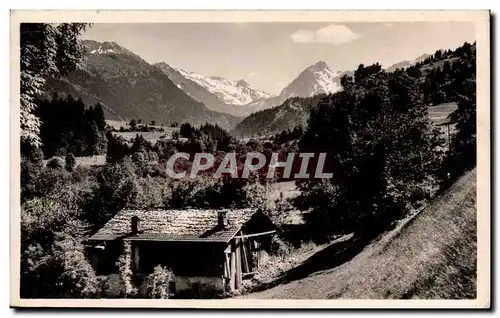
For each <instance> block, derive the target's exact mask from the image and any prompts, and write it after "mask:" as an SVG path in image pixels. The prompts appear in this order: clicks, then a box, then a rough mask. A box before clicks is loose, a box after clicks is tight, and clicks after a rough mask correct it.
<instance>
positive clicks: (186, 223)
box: [90, 209, 257, 242]
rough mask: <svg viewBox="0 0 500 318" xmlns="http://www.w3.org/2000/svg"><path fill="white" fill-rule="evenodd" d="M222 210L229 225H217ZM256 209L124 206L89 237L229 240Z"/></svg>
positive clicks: (148, 239)
mask: <svg viewBox="0 0 500 318" xmlns="http://www.w3.org/2000/svg"><path fill="white" fill-rule="evenodd" d="M222 211H224V212H226V213H227V219H228V224H229V225H228V226H227V227H226V228H220V227H219V226H218V212H222ZM256 212H257V211H256V210H255V209H238V210H234V209H219V210H197V209H186V210H148V211H144V210H122V211H120V212H118V213H117V214H116V215H115V216H114V217H113V218H112V219H111V220H109V221H108V223H106V224H105V225H104V226H103V227H102V228H101V229H100V230H99V231H97V233H95V234H94V235H93V236H92V237H91V238H90V240H99V241H109V240H115V239H120V238H121V239H124V240H144V241H205V242H229V241H230V240H231V238H232V237H233V236H234V235H236V233H237V232H238V231H239V230H240V228H241V227H242V226H243V224H244V223H246V222H248V220H250V218H251V217H252V216H253V215H254V214H255V213H256ZM133 216H137V217H139V219H140V225H139V233H138V234H135V235H132V233H131V219H132V217H133Z"/></svg>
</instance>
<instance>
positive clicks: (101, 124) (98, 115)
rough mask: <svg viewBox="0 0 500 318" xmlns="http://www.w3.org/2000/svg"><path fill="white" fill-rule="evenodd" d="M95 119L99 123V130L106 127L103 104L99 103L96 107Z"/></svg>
mask: <svg viewBox="0 0 500 318" xmlns="http://www.w3.org/2000/svg"><path fill="white" fill-rule="evenodd" d="M93 115H94V121H95V122H96V124H97V128H98V129H99V130H101V131H102V130H105V129H106V120H105V119H104V110H103V109H102V105H101V104H100V103H97V104H96V105H95V107H94V114H93Z"/></svg>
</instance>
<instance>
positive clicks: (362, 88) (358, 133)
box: [297, 65, 441, 237]
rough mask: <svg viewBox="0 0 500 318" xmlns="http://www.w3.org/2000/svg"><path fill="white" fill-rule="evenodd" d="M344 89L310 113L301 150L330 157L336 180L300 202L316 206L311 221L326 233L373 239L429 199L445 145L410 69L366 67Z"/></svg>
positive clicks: (310, 186)
mask: <svg viewBox="0 0 500 318" xmlns="http://www.w3.org/2000/svg"><path fill="white" fill-rule="evenodd" d="M342 85H343V89H344V90H343V91H341V92H339V93H336V94H334V95H331V96H329V97H325V98H323V100H322V101H321V102H320V104H319V105H318V106H317V107H316V108H313V109H312V110H311V114H310V120H309V124H308V127H307V130H306V132H305V133H304V136H303V137H302V139H301V140H300V142H299V149H300V151H301V152H314V153H318V152H326V153H327V159H326V161H325V169H326V171H328V172H331V173H333V176H332V178H330V179H326V180H322V181H316V180H311V181H308V182H304V183H302V184H300V188H301V189H302V190H303V192H302V193H303V195H301V196H300V197H299V199H298V200H297V204H298V205H299V207H304V208H305V207H307V208H312V210H313V211H312V212H311V213H310V214H309V216H308V220H307V221H308V223H310V224H311V222H312V223H314V224H315V225H316V226H318V227H320V228H321V227H322V228H323V230H324V233H332V232H334V233H335V232H336V233H339V232H340V233H342V232H345V231H355V232H356V233H357V234H358V235H362V236H367V237H371V236H372V235H374V234H376V233H379V231H381V230H384V229H385V228H387V226H389V225H390V224H392V222H393V221H395V220H397V219H398V218H400V217H402V216H403V215H404V214H405V213H406V212H407V211H408V210H409V208H410V207H416V206H418V204H420V202H421V200H423V199H425V198H426V196H427V195H429V194H428V192H426V191H427V190H426V189H427V188H428V187H429V176H432V175H434V174H435V172H436V171H437V168H438V166H439V164H440V160H441V155H440V151H439V147H438V146H440V145H441V140H440V138H439V137H438V132H437V130H436V129H434V128H433V126H432V124H431V122H430V119H429V118H428V117H427V107H426V105H425V103H423V101H422V95H421V93H420V92H419V90H418V88H419V82H418V79H416V78H414V77H411V76H409V75H408V74H407V73H406V72H405V71H402V70H398V71H395V72H393V73H386V72H385V71H383V70H382V69H381V67H380V66H379V65H373V66H369V67H363V66H360V67H359V68H358V70H356V72H355V73H354V78H351V77H345V78H343V79H342ZM368 180H369V182H367V181H368ZM318 232H320V231H318Z"/></svg>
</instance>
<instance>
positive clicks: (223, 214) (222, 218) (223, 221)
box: [217, 211, 229, 229]
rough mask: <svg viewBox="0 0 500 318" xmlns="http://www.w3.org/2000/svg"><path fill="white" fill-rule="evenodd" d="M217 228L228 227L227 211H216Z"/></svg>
mask: <svg viewBox="0 0 500 318" xmlns="http://www.w3.org/2000/svg"><path fill="white" fill-rule="evenodd" d="M217 219H218V226H219V227H221V228H224V229H225V228H227V227H228V226H229V222H228V220H227V211H218V212H217Z"/></svg>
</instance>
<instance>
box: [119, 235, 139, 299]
mask: <svg viewBox="0 0 500 318" xmlns="http://www.w3.org/2000/svg"><path fill="white" fill-rule="evenodd" d="M116 265H117V266H118V272H119V274H120V283H121V291H120V293H121V294H122V296H123V297H124V298H131V297H134V296H135V295H136V294H137V291H138V290H137V288H136V287H135V286H134V283H133V280H132V279H133V272H132V246H131V244H130V242H127V241H124V242H123V254H122V255H121V256H120V258H119V259H118V262H117V264H116Z"/></svg>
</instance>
